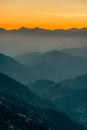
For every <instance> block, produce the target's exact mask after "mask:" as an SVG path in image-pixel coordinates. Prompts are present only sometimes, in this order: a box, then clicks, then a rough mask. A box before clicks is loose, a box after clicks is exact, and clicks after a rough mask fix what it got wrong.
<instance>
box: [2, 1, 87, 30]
mask: <svg viewBox="0 0 87 130" xmlns="http://www.w3.org/2000/svg"><path fill="white" fill-rule="evenodd" d="M0 27H1V28H5V29H8V30H10V29H18V28H21V27H27V28H35V27H40V28H45V29H69V28H86V27H87V0H0Z"/></svg>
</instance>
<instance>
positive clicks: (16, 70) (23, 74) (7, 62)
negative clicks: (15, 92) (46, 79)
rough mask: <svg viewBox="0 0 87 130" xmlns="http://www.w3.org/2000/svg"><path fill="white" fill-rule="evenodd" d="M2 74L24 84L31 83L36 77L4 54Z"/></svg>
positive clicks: (0, 67) (1, 57)
mask: <svg viewBox="0 0 87 130" xmlns="http://www.w3.org/2000/svg"><path fill="white" fill-rule="evenodd" d="M0 72H1V73H4V74H6V75H8V76H9V77H11V78H14V79H16V80H17V81H20V82H22V83H27V82H30V81H32V80H33V79H34V78H35V76H33V75H32V74H31V73H30V72H29V68H27V67H25V66H23V65H21V64H20V63H18V62H17V61H16V60H14V59H13V58H11V57H9V56H6V55H3V54H0Z"/></svg>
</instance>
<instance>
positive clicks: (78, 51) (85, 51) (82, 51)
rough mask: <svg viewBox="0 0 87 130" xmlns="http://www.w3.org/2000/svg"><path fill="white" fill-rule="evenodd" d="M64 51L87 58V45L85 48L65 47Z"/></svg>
mask: <svg viewBox="0 0 87 130" xmlns="http://www.w3.org/2000/svg"><path fill="white" fill-rule="evenodd" d="M61 51H62V52H64V53H67V54H70V55H73V56H78V57H82V58H84V59H87V47H84V48H69V49H63V50H61Z"/></svg>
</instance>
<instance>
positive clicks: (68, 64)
mask: <svg viewBox="0 0 87 130" xmlns="http://www.w3.org/2000/svg"><path fill="white" fill-rule="evenodd" d="M26 65H27V66H30V65H32V67H31V69H30V70H31V73H33V74H36V75H37V77H38V79H47V80H52V81H62V80H64V79H68V78H72V77H75V76H78V75H81V74H85V73H87V60H85V59H83V58H79V57H75V56H71V55H68V54H65V53H62V52H60V51H55V50H54V51H49V52H45V53H43V54H40V55H39V56H38V57H36V58H33V59H32V60H31V61H30V64H26Z"/></svg>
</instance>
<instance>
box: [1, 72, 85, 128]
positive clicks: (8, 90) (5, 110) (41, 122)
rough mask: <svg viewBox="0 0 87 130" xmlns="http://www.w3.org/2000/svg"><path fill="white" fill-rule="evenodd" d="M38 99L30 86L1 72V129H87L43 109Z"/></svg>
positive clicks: (60, 114) (52, 111)
mask: <svg viewBox="0 0 87 130" xmlns="http://www.w3.org/2000/svg"><path fill="white" fill-rule="evenodd" d="M38 98H39V97H38V96H36V95H35V94H33V93H32V92H31V91H30V90H29V89H28V88H27V87H26V86H24V85H22V84H21V83H18V82H17V81H15V80H13V79H11V78H9V77H7V76H5V75H3V74H1V73H0V129H1V130H29V129H30V130H49V129H51V130H60V129H61V130H87V128H85V127H84V126H82V125H80V124H77V123H75V122H73V121H71V120H70V119H69V118H68V117H67V116H66V115H65V114H63V113H61V112H58V111H56V110H52V109H48V108H45V106H43V107H42V104H43V102H42V103H40V101H41V100H42V99H39V100H38ZM43 105H44V104H43Z"/></svg>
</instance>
